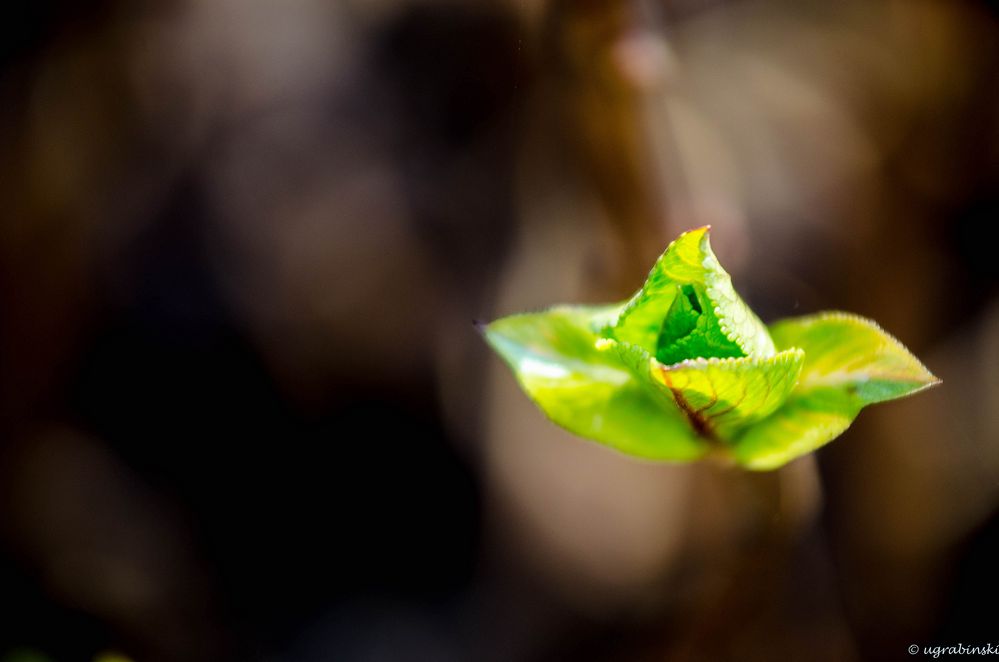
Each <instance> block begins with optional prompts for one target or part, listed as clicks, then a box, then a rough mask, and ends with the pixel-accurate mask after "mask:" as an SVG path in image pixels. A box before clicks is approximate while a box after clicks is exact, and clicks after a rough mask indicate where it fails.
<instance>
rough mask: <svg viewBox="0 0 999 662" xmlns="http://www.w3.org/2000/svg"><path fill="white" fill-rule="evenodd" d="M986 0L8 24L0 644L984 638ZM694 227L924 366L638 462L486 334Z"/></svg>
mask: <svg viewBox="0 0 999 662" xmlns="http://www.w3.org/2000/svg"><path fill="white" fill-rule="evenodd" d="M997 9H999V8H997V7H996V5H994V4H992V3H986V2H975V1H970V0H969V1H962V2H959V1H954V2H928V1H927V2H922V1H917V0H904V1H903V0H883V1H878V2H871V1H866V0H865V1H857V2H849V1H847V2H835V3H827V2H819V1H814V2H810V1H809V2H801V1H790V0H789V1H787V2H778V1H756V0H752V1H750V0H732V1H724V0H647V1H643V0H575V1H573V0H554V1H551V2H543V1H541V0H508V1H507V2H505V3H503V2H501V3H490V2H449V1H445V0H426V1H417V0H370V1H364V0H344V1H342V2H322V1H320V0H285V1H283V2H273V1H271V2H267V1H265V0H142V1H140V2H131V3H126V2H115V1H112V0H106V1H104V0H96V1H94V0H90V1H88V2H71V1H69V0H42V1H40V2H36V3H30V4H29V3H25V4H24V5H23V6H21V7H19V8H17V11H16V12H15V13H16V14H18V15H17V18H16V19H14V18H13V14H8V19H7V20H5V21H4V22H3V23H2V27H0V31H2V32H3V39H2V42H0V49H2V51H0V53H2V56H0V57H2V65H0V199H2V200H3V214H2V217H0V218H2V221H0V223H2V224H0V660H5V661H14V660H26V659H28V657H25V656H29V657H30V655H35V656H36V657H35V658H32V659H48V660H92V659H93V658H94V656H95V655H97V654H98V653H99V652H101V651H108V650H116V651H121V652H122V653H124V654H127V655H128V656H130V657H131V658H132V659H134V660H136V661H147V660H148V661H153V662H156V661H173V660H184V661H191V662H200V661H208V660H218V661H222V660H280V661H289V662H290V661H302V662H311V661H319V660H337V661H340V660H345V661H348V662H353V661H358V662H361V661H363V662H382V661H395V660H405V661H408V660H418V661H423V660H427V661H434V662H437V661H440V662H451V661H463V660H474V661H484V662H493V661H495V662H503V661H531V662H533V661H538V662H540V661H547V660H584V661H585V660H593V661H597V660H615V661H616V660H625V661H631V660H634V661H645V660H802V659H807V660H813V661H814V660H848V661H849V660H891V659H907V658H908V657H909V655H908V653H907V648H908V646H909V645H911V644H914V643H915V644H919V645H921V646H922V645H931V644H956V643H958V642H963V643H965V644H966V645H975V644H980V643H986V642H989V641H992V642H999V625H997V619H996V616H997V613H999V610H997V608H996V606H995V600H994V598H995V596H996V595H997V591H999V572H997V570H996V567H995V564H994V559H995V558H996V556H997V554H999V514H997V510H996V508H997V505H999V445H997V444H999V370H997V368H999V287H997V282H999V259H997V257H996V255H997V253H996V248H995V247H994V245H993V244H992V243H991V242H990V241H989V236H990V235H989V232H990V230H992V228H993V226H994V225H995V221H996V220H997V218H999V217H997V212H999V186H997V184H999V181H997V180H999V67H997V65H999V39H997V37H999V29H997V28H999V26H997V22H996V18H997ZM705 223H710V224H712V225H713V228H714V229H713V233H712V238H713V243H714V246H715V249H716V251H717V253H718V254H719V256H720V259H721V261H722V263H723V264H724V265H726V267H727V268H728V269H729V271H730V272H731V273H732V274H733V278H734V280H735V284H736V287H737V288H738V289H739V290H740V292H741V293H742V294H743V295H744V297H745V298H746V299H747V300H748V301H749V302H750V303H751V305H753V306H754V308H755V309H756V310H757V311H758V312H759V313H760V314H761V316H762V317H763V318H764V319H765V320H773V319H776V318H779V317H782V316H786V315H793V314H803V313H807V312H813V311H817V310H822V309H829V308H836V309H846V310H850V311H854V312H857V313H860V314H862V315H867V316H870V317H874V318H876V319H877V320H878V321H879V322H881V323H882V324H883V326H884V327H885V328H886V329H888V330H889V331H890V332H892V333H894V334H895V335H897V336H898V337H899V338H900V339H901V340H902V341H903V342H905V343H906V344H907V345H908V346H909V347H910V348H912V349H913V351H914V352H915V353H916V354H917V355H918V356H920V357H921V358H923V359H924V360H925V362H926V363H927V365H928V366H929V367H930V368H931V369H932V370H933V371H934V372H935V373H936V374H938V375H939V376H940V377H942V378H943V380H944V385H943V386H942V387H940V388H937V389H935V390H933V391H932V392H929V393H926V394H923V395H920V396H919V397H918V398H914V399H911V400H906V401H902V402H898V403H892V404H889V405H885V406H882V407H878V408H874V409H872V410H869V411H865V412H864V413H863V414H862V415H861V416H860V418H859V419H858V421H857V422H856V424H855V425H854V427H853V428H851V429H850V430H849V431H848V432H847V433H846V434H845V435H844V436H843V437H842V438H841V439H840V440H839V441H837V442H835V443H834V444H833V445H832V446H830V447H828V448H826V449H823V450H821V451H820V452H818V453H817V454H816V455H815V456H814V457H809V458H805V459H803V460H800V461H798V462H795V463H793V464H792V465H790V466H788V467H786V468H785V469H783V470H781V471H779V472H776V473H771V474H745V473H741V472H738V471H734V470H724V469H719V468H715V467H710V466H655V465H649V464H643V463H639V462H635V461H632V460H630V459H627V458H624V457H621V456H618V455H616V454H614V453H612V452H610V451H608V450H606V449H603V448H601V447H598V446H596V445H593V444H589V443H587V442H583V441H580V440H577V439H574V438H571V437H570V436H569V435H568V434H567V433H563V432H562V431H561V430H559V429H557V428H555V427H554V426H552V425H550V424H548V423H547V422H546V421H545V420H544V419H543V417H542V416H541V414H540V413H538V412H537V411H536V410H535V409H534V408H533V407H532V406H531V404H530V403H529V402H528V401H527V399H526V398H525V397H523V395H522V394H520V392H519V391H518V390H517V388H516V387H515V385H514V383H513V380H512V378H511V377H510V375H509V374H508V373H507V371H506V370H505V368H503V367H502V366H501V365H500V363H499V361H498V360H497V359H495V358H494V357H493V356H491V355H490V354H489V353H488V352H487V350H486V348H485V346H484V344H483V343H482V342H481V340H480V338H478V336H477V335H476V333H475V332H474V329H473V326H472V320H473V319H491V318H493V317H496V316H499V315H502V314H507V313H510V312H514V311H518V310H524V309H532V308H540V307H544V306H547V305H550V304H552V303H556V302H564V301H580V302H584V301H585V302H599V301H611V300H616V299H620V298H623V297H625V296H627V295H628V294H630V293H631V291H633V290H634V289H636V288H637V287H638V286H639V284H640V283H641V280H642V278H643V275H644V272H645V270H646V269H647V268H648V267H649V266H650V265H651V263H652V261H653V259H654V258H655V256H656V255H657V254H658V253H659V252H660V251H661V250H662V248H663V247H664V246H665V244H666V243H667V241H668V240H669V239H671V238H673V237H674V236H675V235H677V234H678V233H679V232H681V231H682V230H685V229H688V228H691V227H695V226H699V225H703V224H705ZM18 651H20V652H18ZM30 651H33V652H30ZM39 656H43V657H39Z"/></svg>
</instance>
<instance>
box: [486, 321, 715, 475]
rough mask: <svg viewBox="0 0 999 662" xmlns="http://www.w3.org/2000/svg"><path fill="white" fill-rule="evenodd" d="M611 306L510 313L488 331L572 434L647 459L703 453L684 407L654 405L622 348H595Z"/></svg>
mask: <svg viewBox="0 0 999 662" xmlns="http://www.w3.org/2000/svg"><path fill="white" fill-rule="evenodd" d="M609 310H612V309H611V308H608V307H600V308H591V307H585V306H559V307H556V308H552V309H550V310H548V311H546V312H542V313H533V314H525V315H513V316H510V317H504V318H503V319H500V320H497V321H495V322H493V323H492V324H489V325H488V326H486V327H485V329H484V333H485V337H486V340H487V341H488V342H489V344H490V345H491V346H492V347H493V349H495V350H496V351H497V352H498V353H499V354H500V356H502V357H503V360H504V361H506V363H507V365H509V366H510V369H511V370H512V371H513V373H514V375H515V377H516V378H517V381H518V382H519V383H520V386H521V388H523V390H524V391H525V392H526V393H527V394H528V395H529V396H530V397H531V399H532V400H534V402H535V403H536V404H537V405H538V407H540V408H541V410H542V411H544V412H545V414H547V416H548V417H549V418H550V419H551V420H552V421H553V422H555V423H557V424H558V425H560V426H562V427H564V428H566V429H567V430H569V431H570V432H573V433H575V434H578V435H580V436H583V437H587V438H589V439H593V440H595V441H599V442H602V443H604V444H607V445H608V446H611V447H613V448H616V449H617V450H619V451H621V452H623V453H627V454H630V455H636V456H639V457H644V458H647V459H654V460H673V461H689V460H693V459H696V458H698V457H700V456H701V455H703V454H704V452H705V451H706V450H707V446H706V445H705V443H704V442H703V441H702V440H701V439H699V438H698V437H697V435H696V434H695V433H694V432H693V431H692V430H691V429H690V428H689V427H688V426H687V424H686V421H684V419H683V416H682V415H681V414H680V412H678V411H675V410H673V411H670V410H669V409H666V408H664V407H662V406H660V405H659V404H657V403H656V402H654V401H653V399H652V397H650V394H649V393H648V392H647V391H646V390H645V388H644V387H643V386H642V385H641V384H639V383H638V382H637V381H636V380H635V378H634V377H633V375H632V373H631V371H629V370H628V368H627V367H626V366H625V365H624V364H623V363H622V362H621V360H620V358H619V357H618V355H617V354H616V353H614V352H607V351H601V350H599V349H597V346H596V344H597V336H596V335H595V334H594V332H593V330H592V327H593V326H595V325H596V326H599V325H600V320H601V319H602V317H604V316H606V315H607V313H608V311H609Z"/></svg>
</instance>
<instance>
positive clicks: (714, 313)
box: [610, 227, 775, 363]
mask: <svg viewBox="0 0 999 662" xmlns="http://www.w3.org/2000/svg"><path fill="white" fill-rule="evenodd" d="M678 298H681V306H680V308H677V309H674V308H673V303H674V301H675V300H677V299H678ZM682 299H686V300H687V304H683V303H682ZM691 311H693V312H691ZM691 322H693V323H691ZM610 336H611V337H613V338H615V339H616V340H620V341H622V342H628V343H631V344H633V345H638V346H639V347H644V348H645V349H646V350H648V351H649V352H650V353H652V354H654V355H658V356H660V360H661V361H662V362H663V363H676V362H678V361H682V360H684V359H693V358H710V357H730V356H731V357H737V356H754V357H761V358H763V357H767V356H773V354H774V352H775V350H774V344H773V341H771V339H770V336H769V334H768V333H767V329H766V327H765V326H764V325H763V322H761V321H760V319H759V318H758V317H757V316H756V315H755V314H754V313H753V311H752V310H750V309H749V306H747V305H746V304H745V302H744V301H743V300H742V299H740V298H739V295H738V294H736V293H735V289H734V288H733V287H732V279H731V277H729V275H728V273H726V272H725V270H724V269H722V267H721V264H719V263H718V259H717V258H716V257H715V254H714V253H713V252H712V251H711V244H710V242H709V240H708V228H707V227H703V228H698V229H697V230H691V231H690V232H685V233H683V234H682V235H680V236H679V237H678V238H677V239H676V240H675V241H673V243H671V244H670V245H669V246H668V247H667V248H666V251H665V252H664V253H663V254H662V256H661V257H660V258H659V259H658V260H657V261H656V264H655V266H654V267H652V271H651V272H650V273H649V276H648V278H647V279H646V281H645V284H644V285H643V286H642V289H641V290H639V291H638V292H637V293H636V294H635V296H633V297H632V298H631V300H630V301H629V302H628V304H627V305H626V306H625V308H624V310H623V311H622V312H621V315H620V316H619V317H618V319H617V321H616V323H615V324H614V326H613V329H612V330H611V332H610Z"/></svg>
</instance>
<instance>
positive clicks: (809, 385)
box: [734, 312, 940, 469]
mask: <svg viewBox="0 0 999 662" xmlns="http://www.w3.org/2000/svg"><path fill="white" fill-rule="evenodd" d="M770 331H771V334H772V336H773V338H774V342H775V343H776V345H777V347H780V348H784V347H799V348H801V349H802V350H804V352H805V364H804V366H803V367H802V371H801V377H800V380H799V383H798V386H797V388H796V389H795V395H794V396H793V397H792V398H791V399H789V400H788V402H787V403H786V404H785V405H784V406H783V407H781V409H780V410H778V411H777V412H775V413H774V414H773V415H772V416H771V417H770V418H768V419H767V420H765V421H761V422H760V423H759V424H758V425H756V426H754V427H753V428H752V429H750V430H748V431H747V432H746V433H745V434H744V435H742V437H741V438H739V439H738V440H736V442H735V444H734V445H735V456H736V460H737V461H738V462H739V463H741V464H743V465H744V466H746V467H747V468H750V469H772V468H776V467H779V466H781V465H783V464H785V463H786V462H788V461H790V460H793V459H794V458H796V457H798V456H800V455H803V454H805V453H809V452H811V451H813V450H815V449H817V448H819V447H820V446H823V445H824V444H827V443H829V442H830V441H832V440H833V439H835V438H836V437H838V436H839V435H840V434H842V433H843V432H844V431H845V430H846V429H847V428H848V427H849V426H850V424H851V423H852V422H853V420H854V419H855V418H856V417H857V415H858V414H859V413H860V410H861V409H862V408H863V407H865V406H867V405H869V404H874V403H877V402H884V401H885V400H893V399H895V398H901V397H905V396H907V395H911V394H913V393H916V392H918V391H921V390H923V389H925V388H929V387H930V386H933V385H935V384H938V383H939V382H940V380H938V379H937V378H936V377H934V376H933V375H932V374H931V373H930V371H929V370H927V369H926V367H925V366H924V365H923V364H922V363H920V362H919V359H917V358H916V357H915V356H913V355H912V354H911V353H910V352H909V350H907V349H906V348H905V346H904V345H902V343H900V342H899V341H898V340H896V339H895V338H893V337H892V336H890V335H889V334H887V333H885V332H884V331H883V330H882V329H881V327H879V326H878V325H877V324H876V323H875V322H873V321H871V320H868V319H864V318H863V317H859V316H857V315H851V314H849V313H840V312H827V313H819V314H817V315H810V316H807V317H799V318H795V319H789V320H783V321H780V322H777V323H776V324H774V325H773V326H771V327H770Z"/></svg>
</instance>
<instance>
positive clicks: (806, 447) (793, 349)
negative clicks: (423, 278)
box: [484, 228, 939, 470]
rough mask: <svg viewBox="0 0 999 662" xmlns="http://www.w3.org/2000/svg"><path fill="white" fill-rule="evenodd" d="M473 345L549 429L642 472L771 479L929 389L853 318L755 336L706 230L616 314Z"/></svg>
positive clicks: (494, 335) (503, 329) (678, 247)
mask: <svg viewBox="0 0 999 662" xmlns="http://www.w3.org/2000/svg"><path fill="white" fill-rule="evenodd" d="M484 333H485V337H486V340H487V341H488V342H489V344H490V345H491V346H492V347H493V349H495V350H496V351H497V352H498V353H499V355H500V356H501V357H502V358H503V360H504V361H505V362H506V363H507V364H508V365H509V366H510V369H511V370H512V371H513V374H514V375H515V377H516V378H517V381H518V382H519V384H520V386H521V388H523V390H524V392H525V393H527V395H528V396H530V398H531V399H532V400H533V401H534V402H535V403H536V404H537V405H538V407H539V408H540V409H541V410H542V411H543V412H544V413H545V414H546V415H547V416H548V417H549V418H550V419H551V420H552V421H554V422H555V423H557V424H558V425H560V426H562V427H564V428H566V429H567V430H569V431H570V432H573V433H575V434H578V435H580V436H582V437H586V438H589V439H592V440H594V441H597V442H600V443H602V444H605V445H607V446H610V447H612V448H614V449H616V450H618V451H620V452H622V453H626V454H629V455H634V456H638V457H642V458H646V459H651V460H661V461H672V462H690V461H693V460H697V459H700V458H702V457H705V456H707V455H712V456H720V457H724V458H728V459H730V460H732V461H734V462H736V463H738V464H739V465H741V466H743V467H745V468H747V469H756V470H766V469H774V468H777V467H780V466H782V465H784V464H785V463H787V462H789V461H791V460H793V459H795V458H797V457H799V456H801V455H804V454H806V453H809V452H811V451H813V450H815V449H817V448H819V447H820V446H822V445H824V444H826V443H828V442H830V441H832V440H833V439H835V438H836V437H838V436H839V435H840V434H842V433H843V431H845V430H846V429H847V428H848V427H849V426H850V424H851V423H852V422H853V420H854V419H855V418H856V417H857V415H858V414H859V413H860V410H861V409H862V408H863V407H865V406H867V405H869V404H874V403H877V402H883V401H885V400H892V399H895V398H900V397H903V396H906V395H910V394H912V393H915V392H917V391H920V390H922V389H924V388H927V387H929V386H932V385H934V384H937V383H939V380H938V379H937V378H936V377H934V376H933V375H932V374H931V373H930V372H929V371H928V370H927V369H926V368H925V367H924V366H923V365H922V364H921V363H920V362H919V360H918V359H916V357H914V356H913V355H912V354H911V353H910V352H909V351H908V350H907V349H906V348H905V347H904V346H903V345H902V344H901V343H900V342H898V341H897V340H896V339H895V338H893V337H892V336H890V335H889V334H887V333H886V332H885V331H883V330H882V329H881V328H880V327H879V326H878V325H877V324H876V323H874V322H872V321H871V320H868V319H864V318H862V317H859V316H856V315H851V314H849V313H840V312H825V313H819V314H816V315H809V316H805V317H798V318H792V319H787V320H783V321H780V322H777V323H775V324H772V325H771V326H770V327H767V326H766V325H764V324H763V322H761V321H760V319H759V318H758V317H757V316H756V314H755V313H753V311H752V310H750V308H749V306H747V305H746V303H745V302H744V301H743V300H742V299H741V298H739V295H738V294H736V292H735V289H734V288H733V287H732V279H731V278H730V277H729V275H728V273H726V272H725V270H724V269H722V267H721V264H719V262H718V260H717V258H716V257H715V255H714V253H713V252H712V251H711V246H710V243H709V238H708V228H699V229H697V230H691V231H690V232H686V233H684V234H682V235H681V236H680V237H678V238H677V239H676V240H675V241H674V242H673V243H671V244H670V245H669V247H667V249H666V251H665V252H664V253H663V254H662V256H661V257H660V258H659V259H658V260H657V261H656V264H655V266H654V267H653V268H652V271H651V272H650V273H649V276H648V278H647V279H646V281H645V284H644V285H643V286H642V288H641V289H640V290H639V291H638V292H636V293H635V295H634V296H633V297H631V299H629V300H628V301H626V302H624V303H620V304H613V305H607V306H556V307H554V308H551V309H549V310H547V311H544V312H540V313H528V314H521V315H512V316H510V317H504V318H502V319H499V320H496V321H495V322H492V323H491V324H488V325H487V326H485V327H484Z"/></svg>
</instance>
